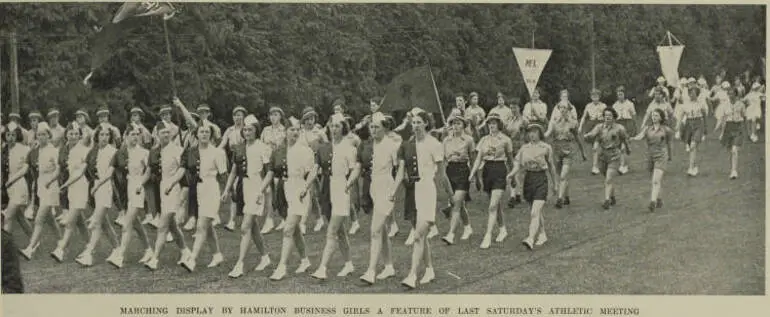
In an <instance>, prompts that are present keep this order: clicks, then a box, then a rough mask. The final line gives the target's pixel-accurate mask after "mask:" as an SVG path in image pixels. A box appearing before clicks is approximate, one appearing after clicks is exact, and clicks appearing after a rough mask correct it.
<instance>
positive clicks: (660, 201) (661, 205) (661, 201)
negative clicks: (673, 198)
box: [655, 198, 663, 208]
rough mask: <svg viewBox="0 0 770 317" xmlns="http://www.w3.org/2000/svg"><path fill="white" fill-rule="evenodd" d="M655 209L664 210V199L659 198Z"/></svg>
mask: <svg viewBox="0 0 770 317" xmlns="http://www.w3.org/2000/svg"><path fill="white" fill-rule="evenodd" d="M655 208H663V199H660V198H658V201H657V202H656V203H655Z"/></svg>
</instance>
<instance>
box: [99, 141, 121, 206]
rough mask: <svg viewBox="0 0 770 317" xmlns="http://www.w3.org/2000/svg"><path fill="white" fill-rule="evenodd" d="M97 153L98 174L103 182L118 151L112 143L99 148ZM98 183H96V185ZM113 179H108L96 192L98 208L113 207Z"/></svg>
mask: <svg viewBox="0 0 770 317" xmlns="http://www.w3.org/2000/svg"><path fill="white" fill-rule="evenodd" d="M97 151H98V153H97V154H96V174H97V176H98V177H99V180H97V181H96V182H101V178H102V177H104V176H106V174H107V171H108V170H109V169H110V168H111V167H112V166H113V159H114V158H115V153H116V152H117V151H118V150H117V149H115V147H114V146H112V145H111V144H108V145H106V146H105V147H104V148H102V149H98V150H97ZM95 185H96V184H94V186H95ZM112 190H113V189H112V181H106V182H104V184H102V186H99V188H98V189H97V190H96V193H94V206H95V207H96V208H97V209H98V208H111V207H112Z"/></svg>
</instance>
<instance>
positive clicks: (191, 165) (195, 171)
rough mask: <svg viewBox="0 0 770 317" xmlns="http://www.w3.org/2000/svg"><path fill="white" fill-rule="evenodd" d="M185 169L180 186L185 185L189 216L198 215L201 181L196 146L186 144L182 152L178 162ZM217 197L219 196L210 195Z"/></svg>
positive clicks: (199, 159) (199, 160)
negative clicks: (199, 184)
mask: <svg viewBox="0 0 770 317" xmlns="http://www.w3.org/2000/svg"><path fill="white" fill-rule="evenodd" d="M179 166H181V167H182V168H184V169H185V174H184V177H182V180H181V181H180V185H182V187H187V188H188V192H187V208H188V210H189V214H190V216H191V217H198V183H200V182H203V180H202V179H201V177H200V167H201V157H200V151H198V147H197V146H188V147H187V148H185V149H184V151H183V152H182V159H181V160H180V164H179ZM212 199H219V197H212Z"/></svg>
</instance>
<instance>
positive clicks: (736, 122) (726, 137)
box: [714, 89, 750, 179]
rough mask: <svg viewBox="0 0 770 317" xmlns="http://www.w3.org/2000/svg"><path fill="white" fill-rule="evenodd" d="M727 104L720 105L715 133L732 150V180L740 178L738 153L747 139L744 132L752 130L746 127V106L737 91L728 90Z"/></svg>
mask: <svg viewBox="0 0 770 317" xmlns="http://www.w3.org/2000/svg"><path fill="white" fill-rule="evenodd" d="M727 96H728V100H727V102H728V103H727V104H720V105H719V107H718V108H717V112H716V113H715V116H716V117H717V125H716V127H715V128H714V132H715V133H717V132H718V133H719V140H720V141H721V143H722V145H723V146H725V147H727V148H729V149H730V163H731V165H730V168H731V169H730V179H736V178H738V152H739V151H740V149H741V146H742V145H743V139H744V138H745V137H746V136H745V135H744V131H746V130H750V127H749V126H747V125H746V104H745V103H744V102H743V100H741V99H739V98H738V92H737V91H736V90H735V89H728V90H727Z"/></svg>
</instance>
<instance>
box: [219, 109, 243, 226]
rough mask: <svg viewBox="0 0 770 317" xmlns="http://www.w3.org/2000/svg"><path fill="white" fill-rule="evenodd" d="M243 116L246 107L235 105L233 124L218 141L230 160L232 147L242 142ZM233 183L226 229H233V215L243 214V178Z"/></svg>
mask: <svg viewBox="0 0 770 317" xmlns="http://www.w3.org/2000/svg"><path fill="white" fill-rule="evenodd" d="M245 117H246V108H244V107H241V106H236V107H235V108H234V109H233V125H232V126H231V127H229V128H227V130H225V133H224V134H223V135H222V142H221V143H219V148H220V149H223V150H224V151H225V154H226V155H227V157H228V159H229V160H230V161H232V159H233V150H234V148H235V147H237V146H238V145H239V144H242V143H243V137H242V136H241V135H242V133H241V130H242V129H243V119H244V118H245ZM234 185H235V187H234V188H233V190H234V192H233V195H231V201H230V218H228V220H227V223H226V224H225V229H227V230H228V231H235V217H236V216H243V206H244V202H243V198H244V197H243V179H242V178H240V177H238V179H236V180H235V183H234Z"/></svg>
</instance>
